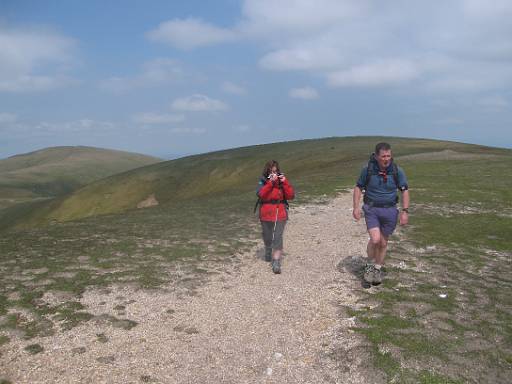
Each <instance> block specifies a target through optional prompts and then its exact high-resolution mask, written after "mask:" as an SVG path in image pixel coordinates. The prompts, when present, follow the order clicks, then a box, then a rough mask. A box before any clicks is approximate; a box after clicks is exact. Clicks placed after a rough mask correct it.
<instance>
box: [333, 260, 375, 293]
mask: <svg viewBox="0 0 512 384" xmlns="http://www.w3.org/2000/svg"><path fill="white" fill-rule="evenodd" d="M365 264H366V258H363V257H361V256H359V255H353V256H347V257H345V258H344V259H343V260H341V261H340V263H339V264H338V270H339V271H343V270H346V271H347V272H350V273H351V274H352V275H354V276H355V277H356V278H357V279H358V280H359V281H360V282H361V287H363V288H370V287H371V284H370V283H368V282H367V281H365V280H364V278H363V275H364V266H365Z"/></svg>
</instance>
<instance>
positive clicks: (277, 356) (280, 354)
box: [274, 352, 283, 361]
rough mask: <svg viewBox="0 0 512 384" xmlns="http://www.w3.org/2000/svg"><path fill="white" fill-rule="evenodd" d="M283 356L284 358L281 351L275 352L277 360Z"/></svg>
mask: <svg viewBox="0 0 512 384" xmlns="http://www.w3.org/2000/svg"><path fill="white" fill-rule="evenodd" d="M282 358H283V354H282V353H279V352H276V353H274V359H276V360H277V361H279V360H281V359H282Z"/></svg>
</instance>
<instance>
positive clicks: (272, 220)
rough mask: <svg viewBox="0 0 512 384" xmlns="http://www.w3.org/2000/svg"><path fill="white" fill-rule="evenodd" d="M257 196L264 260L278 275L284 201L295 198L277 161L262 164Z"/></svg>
mask: <svg viewBox="0 0 512 384" xmlns="http://www.w3.org/2000/svg"><path fill="white" fill-rule="evenodd" d="M256 194H257V195H258V198H259V200H258V202H259V204H260V222H261V228H262V230H263V242H264V243H265V261H272V271H273V272H274V273H281V255H282V253H283V232H284V227H285V225H286V220H288V202H287V201H288V200H292V199H293V198H294V197H295V192H294V190H293V187H292V186H291V184H289V183H288V179H287V178H286V177H285V175H284V174H282V173H281V170H280V169H279V163H278V162H277V161H275V160H270V161H268V162H267V163H266V164H265V168H263V174H262V177H261V178H260V181H259V184H258V190H257V192H256Z"/></svg>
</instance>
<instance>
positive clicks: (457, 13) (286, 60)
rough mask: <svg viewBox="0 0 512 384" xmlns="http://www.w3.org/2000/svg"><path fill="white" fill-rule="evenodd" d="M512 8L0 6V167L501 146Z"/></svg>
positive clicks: (464, 4) (506, 137) (465, 0)
mask: <svg viewBox="0 0 512 384" xmlns="http://www.w3.org/2000/svg"><path fill="white" fill-rule="evenodd" d="M511 19H512V2H510V1H507V0H494V1H483V0H448V1H444V2H442V3H436V4H433V3H432V4H431V2H423V1H405V0H400V1H388V2H382V1H369V0H358V1H355V0H354V1H352V0H351V1H341V0H316V1H307V0H293V1H292V0H288V1H277V0H245V1H234V0H224V1H215V2H204V1H172V2H170V1H151V2H142V1H109V2H107V1H102V2H100V1H87V2H83V1H23V0H16V1H14V0H0V158H4V157H7V156H10V155H13V154H17V153H23V152H28V151H32V150H35V149H40V148H44V147H49V146H57V145H90V146H96V147H106V148H115V149H122V150H128V151H134V152H141V153H146V154H152V155H156V156H169V155H183V154H190V153H199V152H205V151H211V150H215V149H220V148H230V147H236V146H242V145H253V144H260V143H267V142H274V141H282V140H295V139H302V138H314V137H325V136H348V135H350V136H352V135H375V134H378V135H393V136H407V137H429V138H438V139H448V140H455V141H462V142H470V143H478V144H486V145H492V146H500V147H509V148H510V147H512V130H511V129H510V128H511V125H512V108H511V105H512V38H511V37H512V23H510V20H511Z"/></svg>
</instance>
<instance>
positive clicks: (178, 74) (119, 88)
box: [100, 58, 185, 93]
mask: <svg viewBox="0 0 512 384" xmlns="http://www.w3.org/2000/svg"><path fill="white" fill-rule="evenodd" d="M184 77H185V74H184V71H183V70H182V68H181V66H180V65H179V64H178V63H177V62H176V61H175V60H172V59H165V58H159V59H154V60H151V61H148V62H146V63H144V64H143V68H142V72H141V73H140V74H138V75H135V76H131V77H130V76H128V77H111V78H109V79H106V80H103V81H102V82H100V88H101V89H103V90H105V91H109V92H114V93H123V92H126V91H129V90H132V89H138V88H149V87H158V86H164V85H167V84H169V83H173V82H176V81H179V80H182V79H183V78H184Z"/></svg>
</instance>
